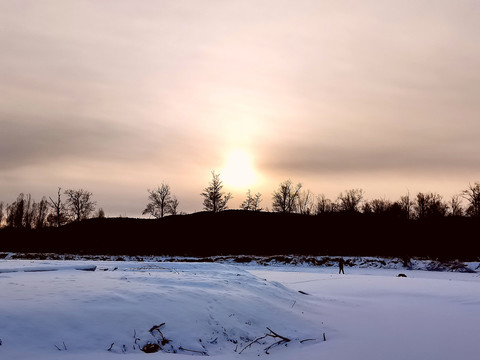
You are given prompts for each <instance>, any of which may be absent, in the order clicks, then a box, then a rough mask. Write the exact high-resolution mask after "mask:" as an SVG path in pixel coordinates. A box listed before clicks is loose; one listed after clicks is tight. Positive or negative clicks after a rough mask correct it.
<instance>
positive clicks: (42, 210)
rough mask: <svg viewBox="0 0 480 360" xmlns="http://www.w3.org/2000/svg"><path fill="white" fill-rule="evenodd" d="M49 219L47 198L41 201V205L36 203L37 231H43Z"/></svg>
mask: <svg viewBox="0 0 480 360" xmlns="http://www.w3.org/2000/svg"><path fill="white" fill-rule="evenodd" d="M47 217H48V201H47V199H46V198H45V196H44V197H43V198H42V200H40V202H39V203H35V217H34V220H33V221H34V223H35V228H36V229H41V228H43V227H45V224H46V222H47Z"/></svg>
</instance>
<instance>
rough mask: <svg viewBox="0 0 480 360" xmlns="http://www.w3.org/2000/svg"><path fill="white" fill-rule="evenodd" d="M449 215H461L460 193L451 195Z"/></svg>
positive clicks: (462, 212)
mask: <svg viewBox="0 0 480 360" xmlns="http://www.w3.org/2000/svg"><path fill="white" fill-rule="evenodd" d="M448 205H449V208H450V214H449V215H450V216H463V214H464V211H463V207H462V200H461V198H460V195H453V196H452V197H451V198H450V202H449V204H448Z"/></svg>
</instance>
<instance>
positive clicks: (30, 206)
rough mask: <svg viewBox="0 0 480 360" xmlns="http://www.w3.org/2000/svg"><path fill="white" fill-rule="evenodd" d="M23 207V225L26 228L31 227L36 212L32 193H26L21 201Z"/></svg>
mask: <svg viewBox="0 0 480 360" xmlns="http://www.w3.org/2000/svg"><path fill="white" fill-rule="evenodd" d="M23 203H24V209H23V227H24V228H26V229H31V228H32V227H34V226H35V225H34V218H35V212H36V205H35V201H34V200H32V195H30V194H27V195H26V196H25V199H24V201H23Z"/></svg>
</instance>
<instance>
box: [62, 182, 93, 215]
mask: <svg viewBox="0 0 480 360" xmlns="http://www.w3.org/2000/svg"><path fill="white" fill-rule="evenodd" d="M65 195H67V201H66V208H67V210H68V212H69V213H70V214H71V215H72V217H73V218H74V219H75V221H80V220H85V219H87V218H88V217H89V216H90V214H91V213H93V212H94V211H95V205H96V202H95V201H93V200H92V196H93V194H92V193H91V192H89V191H86V190H83V189H79V190H73V189H68V190H65Z"/></svg>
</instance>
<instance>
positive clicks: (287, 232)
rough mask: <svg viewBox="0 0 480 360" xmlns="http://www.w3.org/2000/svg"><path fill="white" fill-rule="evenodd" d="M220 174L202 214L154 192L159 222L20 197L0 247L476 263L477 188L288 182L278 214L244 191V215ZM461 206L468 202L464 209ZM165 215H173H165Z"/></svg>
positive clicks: (81, 200) (5, 215)
mask: <svg viewBox="0 0 480 360" xmlns="http://www.w3.org/2000/svg"><path fill="white" fill-rule="evenodd" d="M222 188H223V183H222V181H221V180H220V177H219V175H218V174H216V173H215V172H212V181H211V182H210V183H209V185H208V186H207V187H206V188H205V189H204V190H203V192H202V193H201V196H202V197H203V198H204V203H203V204H204V210H205V211H204V212H200V213H194V214H184V213H179V212H178V205H179V202H178V200H177V198H176V197H175V196H174V195H173V194H172V192H171V190H170V186H169V185H168V184H162V185H161V186H159V187H158V188H157V189H156V190H148V193H149V196H148V200H149V202H148V203H147V206H146V208H145V210H144V214H149V215H151V216H153V217H154V218H155V219H132V218H105V214H104V212H103V210H102V209H101V208H100V209H99V210H98V211H97V212H95V206H96V202H95V201H94V200H93V194H92V193H90V192H88V191H86V190H83V189H79V190H72V189H68V190H66V191H64V192H62V191H61V189H60V188H58V192H57V196H56V197H54V198H52V197H49V199H48V200H47V199H46V197H43V198H42V199H41V201H40V202H38V203H37V202H35V201H34V200H33V199H32V197H31V195H30V194H27V195H24V194H20V195H19V196H18V197H17V199H16V201H14V202H13V203H12V204H8V205H6V206H4V204H3V203H1V202H0V223H1V222H3V223H4V224H5V226H4V227H3V228H2V229H0V251H17V252H57V253H85V254H125V255H185V256H211V255H232V254H255V255H275V254H303V255H329V254H342V255H352V256H353V255H359V256H360V255H364V256H365V255H372V256H397V257H406V258H408V257H411V256H425V257H430V258H445V259H454V258H455V259H463V260H465V259H477V258H478V256H479V254H480V252H479V250H480V242H479V241H477V240H476V234H477V232H478V230H479V228H480V183H475V184H474V185H469V187H468V188H467V189H466V190H464V191H462V192H461V193H460V194H458V195H456V196H453V197H452V198H451V199H450V201H448V202H447V201H444V200H443V198H442V196H441V195H439V194H437V193H418V194H417V195H416V196H414V197H411V196H410V195H409V194H406V195H405V196H402V197H401V198H400V199H399V200H397V201H390V200H386V199H373V200H364V199H363V197H364V193H363V190H361V189H351V190H346V191H344V192H342V193H340V194H339V195H338V197H337V199H336V200H334V201H332V200H330V199H328V198H326V197H325V196H324V195H317V196H314V195H313V194H312V193H311V192H310V191H308V190H307V191H304V190H303V189H302V185H301V184H296V185H294V184H293V182H292V181H291V180H286V181H284V182H282V183H281V184H280V185H279V186H278V188H277V189H276V190H275V191H274V192H273V193H272V211H271V212H270V211H268V210H267V211H265V210H262V208H261V207H260V202H261V201H262V198H261V196H262V195H261V194H260V193H257V194H256V195H252V193H251V191H250V190H249V191H248V192H247V196H246V199H245V201H244V202H243V203H242V205H241V208H242V209H243V210H228V208H227V204H228V201H229V200H230V198H231V194H230V193H227V194H225V193H224V192H223V191H222ZM462 199H463V200H465V202H466V204H467V206H465V207H463V206H462V201H461V200H462ZM165 215H169V216H165Z"/></svg>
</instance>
